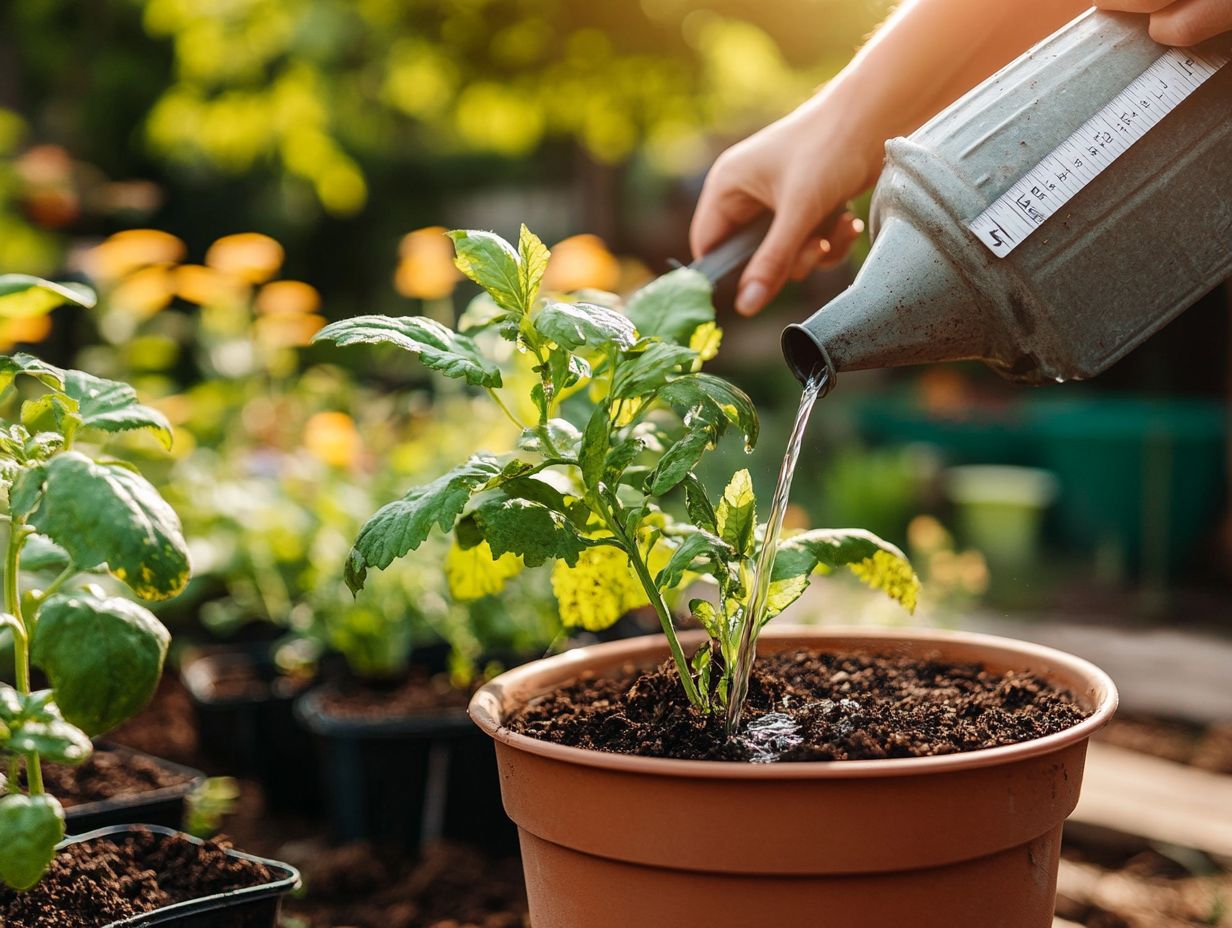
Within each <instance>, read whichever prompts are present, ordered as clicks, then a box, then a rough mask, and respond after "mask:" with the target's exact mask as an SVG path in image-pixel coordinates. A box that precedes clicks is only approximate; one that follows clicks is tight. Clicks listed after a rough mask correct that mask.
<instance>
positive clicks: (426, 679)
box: [321, 671, 470, 721]
mask: <svg viewBox="0 0 1232 928" xmlns="http://www.w3.org/2000/svg"><path fill="white" fill-rule="evenodd" d="M469 701H470V692H469V691H467V690H460V689H458V688H457V687H454V686H452V685H451V684H450V683H449V680H448V678H447V677H445V676H444V675H442V674H438V675H436V676H428V675H427V674H425V673H421V672H418V671H416V672H413V673H412V674H411V675H410V676H408V677H406V678H405V679H402V680H398V681H396V682H389V683H385V682H381V681H375V682H374V681H360V680H352V679H347V680H340V681H338V682H336V683H332V684H330V685H329V686H327V687H326V688H325V689H324V691H323V692H322V694H321V710H322V711H323V712H325V713H326V714H327V715H331V716H333V717H334V718H347V719H355V720H356V721H363V720H366V719H369V720H375V721H384V720H387V719H391V718H401V717H403V716H408V715H418V714H420V713H423V712H434V711H437V710H440V709H465V708H466V704H467V703H468V702H469Z"/></svg>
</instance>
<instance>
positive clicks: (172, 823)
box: [64, 742, 205, 835]
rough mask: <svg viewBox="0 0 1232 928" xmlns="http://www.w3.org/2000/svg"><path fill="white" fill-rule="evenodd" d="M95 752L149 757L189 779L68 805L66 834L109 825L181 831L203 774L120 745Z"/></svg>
mask: <svg viewBox="0 0 1232 928" xmlns="http://www.w3.org/2000/svg"><path fill="white" fill-rule="evenodd" d="M95 750H97V751H106V752H108V753H110V754H121V755H126V756H129V757H135V756H139V757H146V758H149V759H150V760H152V761H154V762H155V763H157V764H158V765H159V766H161V767H163V768H165V769H167V770H171V771H173V772H175V773H180V774H183V775H185V776H186V777H188V779H187V780H185V781H184V782H183V783H179V784H177V785H175V786H164V787H163V788H162V789H152V790H149V791H148V792H145V793H139V794H138V795H136V796H124V797H121V798H119V799H99V800H97V801H95V802H83V803H80V804H78V805H75V806H68V807H66V808H65V810H64V830H65V833H66V834H69V835H79V834H83V833H85V832H87V831H94V830H95V829H98V828H106V827H107V826H109V825H137V824H148V825H161V826H164V827H167V828H179V827H180V826H181V825H182V824H183V823H184V806H185V804H186V803H187V801H188V797H189V795H191V794H192V792H193V791H194V790H196V789H197V787H199V786H200V785H201V784H202V783H204V782H205V774H204V773H202V772H201V771H200V770H194V769H193V768H192V767H185V766H184V765H182V764H175V763H172V762H171V761H169V760H163V759H162V758H161V757H154V756H153V755H151V754H144V753H143V752H141V751H134V750H133V749H132V748H126V747H124V746H122V745H118V744H108V743H106V742H101V743H99V744H97V745H96V746H95Z"/></svg>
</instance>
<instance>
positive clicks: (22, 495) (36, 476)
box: [9, 464, 47, 517]
mask: <svg viewBox="0 0 1232 928" xmlns="http://www.w3.org/2000/svg"><path fill="white" fill-rule="evenodd" d="M46 478H47V465H46V464H37V465H35V466H34V467H28V468H26V469H25V470H23V471H21V473H19V474H18V475H17V479H15V480H14V481H13V485H12V487H10V488H9V511H10V512H11V513H12V514H13V515H15V516H23V517H24V516H28V515H30V513H32V512H34V509H35V507H36V506H38V504H39V500H40V499H42V497H43V481H44V480H45V479H46Z"/></svg>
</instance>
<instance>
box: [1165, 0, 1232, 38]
mask: <svg viewBox="0 0 1232 928" xmlns="http://www.w3.org/2000/svg"><path fill="white" fill-rule="evenodd" d="M1229 30H1232V0H1178V2H1176V3H1172V4H1168V5H1167V6H1165V8H1164V9H1162V10H1160V11H1158V12H1156V13H1154V14H1153V15H1152V16H1151V38H1152V39H1154V40H1155V41H1156V42H1158V43H1160V44H1161V45H1177V46H1181V47H1186V46H1189V45H1197V44H1198V43H1199V42H1205V41H1206V40H1207V39H1210V38H1213V37H1214V36H1217V35H1219V34H1221V33H1224V32H1228V31H1229Z"/></svg>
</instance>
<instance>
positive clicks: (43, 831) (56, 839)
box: [0, 793, 64, 891]
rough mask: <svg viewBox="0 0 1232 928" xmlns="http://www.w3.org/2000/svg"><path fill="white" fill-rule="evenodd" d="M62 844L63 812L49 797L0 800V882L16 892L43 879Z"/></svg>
mask: <svg viewBox="0 0 1232 928" xmlns="http://www.w3.org/2000/svg"><path fill="white" fill-rule="evenodd" d="M62 840H64V810H63V809H62V808H61V807H60V803H59V802H57V801H56V799H55V798H54V797H52V796H47V795H43V796H22V795H21V794H19V793H10V794H9V795H7V796H0V881H3V882H5V883H7V884H8V885H9V886H11V887H13V888H14V889H16V890H18V891H23V890H27V889H29V888H30V887H32V886H33V885H34V884H35V883H37V882H38V881H39V880H40V879H42V878H43V874H44V873H46V872H47V866H48V865H49V864H50V863H51V861H52V860H53V859H54V858H55V856H56V845H57V844H59V843H60V842H61V841H62Z"/></svg>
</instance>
